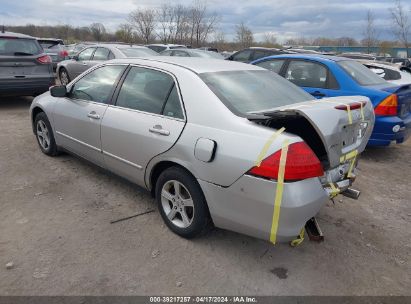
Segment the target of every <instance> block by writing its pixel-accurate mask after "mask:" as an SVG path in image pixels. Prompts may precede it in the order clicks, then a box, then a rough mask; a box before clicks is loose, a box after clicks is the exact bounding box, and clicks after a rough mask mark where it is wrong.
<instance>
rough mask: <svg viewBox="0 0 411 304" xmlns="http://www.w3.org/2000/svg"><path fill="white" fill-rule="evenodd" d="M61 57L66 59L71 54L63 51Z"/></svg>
mask: <svg viewBox="0 0 411 304" xmlns="http://www.w3.org/2000/svg"><path fill="white" fill-rule="evenodd" d="M59 55H60V57H63V58H65V57H67V56H68V55H69V53H68V52H67V51H66V50H63V51H61V52H60V53H59Z"/></svg>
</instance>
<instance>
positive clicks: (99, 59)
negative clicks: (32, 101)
mask: <svg viewBox="0 0 411 304" xmlns="http://www.w3.org/2000/svg"><path fill="white" fill-rule="evenodd" d="M157 55H158V54H157V53H156V52H154V51H153V50H151V49H149V48H147V47H145V46H139V45H129V44H108V43H106V44H95V45H89V46H87V47H85V48H83V49H82V50H81V51H80V52H79V53H78V54H76V55H74V56H72V57H71V59H68V60H64V61H61V62H59V63H58V64H57V68H56V74H57V77H58V78H59V80H60V83H61V84H63V85H67V84H68V83H69V82H70V81H71V80H73V79H74V78H76V77H77V76H78V75H80V74H81V73H83V72H84V71H86V70H87V69H89V68H91V67H93V66H95V65H98V64H100V63H103V62H104V61H107V60H112V59H117V58H129V57H150V56H157Z"/></svg>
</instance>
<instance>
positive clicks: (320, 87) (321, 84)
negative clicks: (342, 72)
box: [284, 60, 340, 99]
mask: <svg viewBox="0 0 411 304" xmlns="http://www.w3.org/2000/svg"><path fill="white" fill-rule="evenodd" d="M284 77H285V78H286V79H287V80H289V81H291V82H292V83H294V84H295V85H298V86H299V87H302V88H303V89H304V90H305V91H306V92H308V93H310V94H311V95H313V96H314V97H315V98H317V99H321V98H323V97H334V96H338V95H340V94H339V92H338V89H339V85H338V82H337V80H336V79H335V77H334V75H333V74H332V73H331V72H330V71H329V69H328V68H327V66H325V65H324V64H321V63H319V62H314V61H310V60H290V61H289V63H288V66H287V69H286V71H285V75H284Z"/></svg>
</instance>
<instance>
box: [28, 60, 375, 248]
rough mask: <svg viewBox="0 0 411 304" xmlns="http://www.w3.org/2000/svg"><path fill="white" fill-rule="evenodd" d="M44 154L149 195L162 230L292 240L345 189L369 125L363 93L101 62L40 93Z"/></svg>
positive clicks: (213, 67) (225, 66)
mask: <svg viewBox="0 0 411 304" xmlns="http://www.w3.org/2000/svg"><path fill="white" fill-rule="evenodd" d="M30 114H31V118H32V125H33V131H34V134H35V136H36V138H37V141H38V143H39V147H40V149H41V151H42V152H43V153H45V154H47V155H49V156H56V155H58V154H59V152H60V151H69V152H70V153H73V154H76V155H78V156H80V157H82V158H85V159H87V160H89V161H91V162H93V163H95V164H97V165H99V166H101V167H103V168H106V169H108V170H110V171H112V172H114V173H116V174H118V175H120V176H122V177H125V178H127V179H129V180H130V181H132V182H134V183H136V184H138V185H140V186H142V187H145V188H146V189H147V190H148V191H151V192H152V194H153V195H154V196H155V198H156V201H157V204H158V208H159V211H160V214H161V216H162V217H163V219H164V221H165V223H166V224H167V226H168V227H169V228H170V229H171V230H172V231H174V232H175V233H177V234H178V235H180V236H183V237H186V238H191V237H195V236H197V235H199V234H201V233H202V232H204V231H206V230H207V229H208V228H210V227H211V226H212V225H215V226H217V227H220V228H224V229H229V230H233V231H237V232H240V233H244V234H247V235H251V236H254V237H257V238H261V239H265V240H269V241H271V242H273V243H276V242H280V241H290V240H292V239H295V238H296V236H298V235H299V234H300V232H301V231H302V229H303V228H304V226H305V224H306V222H307V221H308V220H310V219H311V218H312V217H314V216H315V215H316V214H317V213H318V211H319V210H320V208H321V207H322V206H323V205H324V204H325V202H326V201H327V200H328V199H329V198H330V197H333V196H335V195H337V194H338V193H340V192H343V191H346V190H347V188H348V187H350V186H351V183H352V182H353V180H354V178H355V174H356V172H355V166H356V158H357V156H358V154H359V153H361V152H362V151H363V150H364V148H365V146H366V143H367V141H368V138H369V136H370V133H371V131H372V128H373V123H374V112H373V108H372V105H371V104H370V102H369V100H368V99H367V98H366V97H361V96H354V97H338V98H328V99H322V100H312V97H311V96H310V95H309V94H307V93H305V92H304V91H303V90H301V89H300V88H298V87H296V86H295V85H293V84H292V83H290V82H288V81H287V80H285V79H283V78H281V77H280V76H278V75H276V74H274V73H272V72H270V71H267V70H264V69H262V68H259V67H257V66H253V65H246V64H242V63H236V62H229V61H221V60H214V59H195V58H173V57H152V58H151V59H122V60H121V59H119V60H113V61H109V62H106V63H104V64H101V65H99V66H96V67H94V68H92V69H90V70H88V71H87V72H85V73H83V74H82V75H80V76H79V77H77V78H76V79H74V80H73V81H72V82H71V83H69V84H68V85H67V86H56V87H53V88H51V89H50V92H47V93H44V94H43V95H41V96H39V97H37V98H36V99H35V100H34V101H33V103H32V105H31V109H30Z"/></svg>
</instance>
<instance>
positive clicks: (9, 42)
mask: <svg viewBox="0 0 411 304" xmlns="http://www.w3.org/2000/svg"><path fill="white" fill-rule="evenodd" d="M40 53H42V49H41V47H40V45H39V44H38V42H37V41H36V40H34V39H22V38H7V37H0V56H1V55H3V56H29V55H37V54H40Z"/></svg>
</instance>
